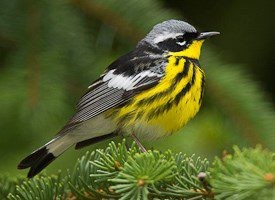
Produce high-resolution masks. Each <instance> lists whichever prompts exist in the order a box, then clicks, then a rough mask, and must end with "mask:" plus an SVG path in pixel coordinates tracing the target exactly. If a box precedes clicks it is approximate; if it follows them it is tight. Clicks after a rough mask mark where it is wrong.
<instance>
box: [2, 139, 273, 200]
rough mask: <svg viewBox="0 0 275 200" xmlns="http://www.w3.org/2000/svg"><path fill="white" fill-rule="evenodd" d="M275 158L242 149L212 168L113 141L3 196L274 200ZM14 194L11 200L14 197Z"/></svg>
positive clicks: (8, 186) (21, 199)
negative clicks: (64, 171) (62, 173)
mask: <svg viewBox="0 0 275 200" xmlns="http://www.w3.org/2000/svg"><path fill="white" fill-rule="evenodd" d="M274 155H275V154H274V153H273V152H270V151H268V150H264V149H262V148H261V147H260V146H258V147H256V148H255V149H252V148H250V149H243V150H240V149H239V148H237V147H234V153H233V154H232V155H231V154H228V155H226V156H225V157H224V158H222V159H220V158H216V159H215V162H214V163H213V164H212V165H210V164H209V161H208V160H207V159H201V158H200V157H196V156H194V155H192V156H187V155H184V154H182V153H179V154H173V153H172V152H171V151H169V150H167V151H165V152H163V153H161V152H159V151H156V150H154V151H148V153H141V152H140V151H139V150H138V147H137V146H136V145H135V143H133V144H132V145H131V147H130V148H127V147H126V145H125V140H124V141H123V142H122V143H119V144H117V145H116V144H115V143H114V142H111V143H110V144H109V146H108V147H107V148H106V149H104V150H103V149H100V150H96V151H93V152H87V153H86V154H85V155H84V156H83V157H81V158H80V159H79V160H78V161H77V163H76V165H75V168H74V170H73V171H72V172H70V171H68V173H67V176H65V177H64V178H62V177H61V176H60V174H59V175H57V176H56V175H52V176H46V175H40V176H37V177H35V178H33V179H29V180H24V181H17V183H16V182H15V181H9V180H8V178H5V177H2V178H1V179H0V195H1V196H2V197H5V198H8V199H12V200H27V199H37V198H38V199H45V200H46V199H66V198H67V199H122V200H123V199H133V200H136V199H145V200H146V199H179V200H180V199H189V200H191V199H192V200H194V199H201V200H202V199H228V200H231V199H232V200H233V199H238V200H245V199H272V198H273V197H275V195H274V191H275V178H274V177H275V156H274ZM8 194H9V195H8Z"/></svg>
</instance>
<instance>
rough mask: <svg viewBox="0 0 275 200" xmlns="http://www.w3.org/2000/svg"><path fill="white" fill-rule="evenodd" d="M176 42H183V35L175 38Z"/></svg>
mask: <svg viewBox="0 0 275 200" xmlns="http://www.w3.org/2000/svg"><path fill="white" fill-rule="evenodd" d="M177 42H179V43H182V42H184V38H183V35H180V36H178V37H177Z"/></svg>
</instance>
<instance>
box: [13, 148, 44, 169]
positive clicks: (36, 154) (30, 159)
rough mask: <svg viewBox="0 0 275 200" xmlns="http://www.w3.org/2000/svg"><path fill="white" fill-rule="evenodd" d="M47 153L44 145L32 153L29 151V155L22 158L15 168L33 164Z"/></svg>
mask: <svg viewBox="0 0 275 200" xmlns="http://www.w3.org/2000/svg"><path fill="white" fill-rule="evenodd" d="M47 154H48V150H47V149H46V147H45V146H44V147H42V148H40V149H37V150H36V151H34V152H33V153H31V154H30V155H29V156H27V157H26V158H24V159H23V160H22V161H21V162H20V163H19V164H18V166H17V169H26V168H29V167H31V166H33V165H34V164H35V163H36V162H37V161H38V160H40V159H41V158H43V157H44V156H46V155H47Z"/></svg>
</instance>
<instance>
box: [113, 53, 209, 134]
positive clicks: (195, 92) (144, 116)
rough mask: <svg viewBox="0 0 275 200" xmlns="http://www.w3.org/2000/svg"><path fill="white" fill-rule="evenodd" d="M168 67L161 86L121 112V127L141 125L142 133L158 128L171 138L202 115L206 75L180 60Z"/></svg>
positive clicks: (140, 95)
mask: <svg viewBox="0 0 275 200" xmlns="http://www.w3.org/2000/svg"><path fill="white" fill-rule="evenodd" d="M168 63H169V64H168V66H167V67H166V72H165V73H166V75H165V76H164V77H163V78H162V80H161V81H160V82H159V84H157V85H156V86H155V87H153V88H151V89H149V90H147V91H144V92H142V93H140V94H138V95H137V96H136V97H135V98H134V99H133V100H132V101H131V102H130V103H129V104H128V105H125V106H124V107H122V108H121V109H120V110H119V111H118V112H117V115H116V117H115V118H116V119H117V120H118V121H119V122H120V124H121V126H124V127H126V128H128V127H134V126H137V124H138V127H139V130H141V131H142V130H146V127H150V130H151V129H152V127H153V128H154V127H156V128H157V129H158V130H163V131H162V132H163V133H165V134H171V133H173V132H175V131H177V130H178V129H180V128H181V127H183V126H184V125H185V124H186V123H187V121H188V120H189V119H191V118H192V117H194V115H195V114H196V113H197V112H198V110H199V108H200V105H201V98H202V94H203V86H204V73H203V71H202V70H201V69H200V68H199V67H198V66H197V65H196V64H195V63H194V62H191V61H190V60H186V59H185V58H184V57H180V56H170V57H169V58H168ZM140 127H142V128H140ZM163 133H162V134H163ZM136 134H139V135H140V134H142V133H136Z"/></svg>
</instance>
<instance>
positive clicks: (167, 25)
mask: <svg viewBox="0 0 275 200" xmlns="http://www.w3.org/2000/svg"><path fill="white" fill-rule="evenodd" d="M185 32H191V33H192V32H197V30H196V29H195V28H194V27H193V26H192V25H190V24H188V23H187V22H184V21H180V20H174V19H171V20H167V21H164V22H162V23H159V24H157V25H155V26H154V27H153V29H152V30H151V31H150V32H149V33H148V34H147V36H146V37H145V38H144V39H142V40H141V41H140V42H139V43H143V42H148V43H150V44H152V45H154V44H156V39H157V38H161V37H165V36H168V37H169V36H171V37H173V36H175V35H176V34H184V33H185Z"/></svg>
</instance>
